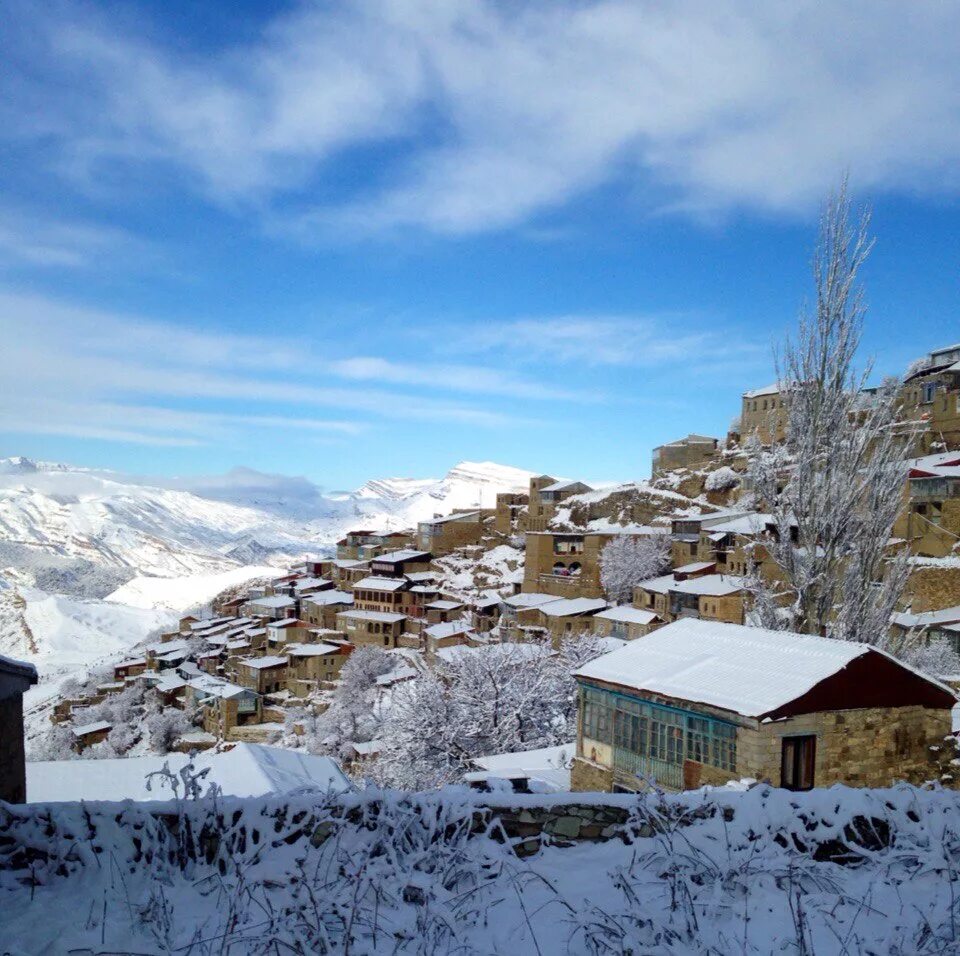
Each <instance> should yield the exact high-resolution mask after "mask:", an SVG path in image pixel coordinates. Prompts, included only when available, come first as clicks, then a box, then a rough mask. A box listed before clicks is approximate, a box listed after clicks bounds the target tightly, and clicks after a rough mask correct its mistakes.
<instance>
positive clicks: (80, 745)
mask: <svg viewBox="0 0 960 956" xmlns="http://www.w3.org/2000/svg"><path fill="white" fill-rule="evenodd" d="M111 730H113V724H111V723H110V722H109V721H106V720H97V721H94V722H93V723H92V724H81V725H80V726H79V727H71V728H70V732H71V733H72V734H73V749H74V750H75V751H76V752H77V753H78V754H79V753H83V751H84V750H86V749H87V747H92V746H93V745H94V744H100V743H103V741H105V740H106V739H107V737H108V736H109V734H110V731H111Z"/></svg>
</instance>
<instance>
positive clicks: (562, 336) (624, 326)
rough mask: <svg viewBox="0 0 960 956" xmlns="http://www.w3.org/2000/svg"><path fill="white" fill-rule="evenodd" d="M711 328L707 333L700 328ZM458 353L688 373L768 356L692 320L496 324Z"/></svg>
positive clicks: (561, 319) (583, 318) (468, 339)
mask: <svg viewBox="0 0 960 956" xmlns="http://www.w3.org/2000/svg"><path fill="white" fill-rule="evenodd" d="M704 325H706V326H707V327H706V329H701V328H699V326H704ZM457 347H458V348H462V349H464V350H468V351H474V352H493V351H495V352H498V353H500V354H504V353H510V354H514V355H518V356H520V357H522V358H525V359H526V360H527V361H534V362H543V361H546V362H559V363H565V364H569V363H580V364H583V365H588V366H590V365H611V366H624V367H630V366H633V367H639V368H647V369H653V368H658V367H659V368H660V369H663V368H676V367H677V363H682V364H683V367H684V368H686V369H691V368H693V367H696V368H712V369H714V370H718V369H723V368H727V367H732V366H734V365H738V366H739V365H744V364H748V365H752V364H755V363H756V362H757V361H758V360H760V359H765V360H768V359H769V350H768V349H767V348H765V347H764V346H763V345H762V344H760V343H757V342H756V341H751V340H750V338H749V337H748V336H747V335H743V336H742V337H738V336H737V335H736V334H735V333H734V332H733V330H732V329H731V328H730V327H729V326H726V327H725V329H724V331H723V333H722V334H721V333H720V332H716V331H713V330H712V329H711V328H710V327H709V323H705V322H704V321H703V320H702V319H701V320H700V321H698V322H694V321H693V319H691V318H690V317H687V316H682V315H678V316H672V317H662V316H658V317H639V318H638V317H630V316H602V315H601V316H588V315H570V316H555V317H548V318H527V319H518V320H515V321H512V322H491V323H484V324H480V325H478V326H477V327H476V328H474V329H471V331H470V333H469V335H465V336H463V337H462V338H461V339H459V340H458V342H457Z"/></svg>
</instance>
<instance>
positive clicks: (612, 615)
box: [596, 607, 659, 624]
mask: <svg viewBox="0 0 960 956" xmlns="http://www.w3.org/2000/svg"><path fill="white" fill-rule="evenodd" d="M596 616H597V617H599V618H601V619H602V620H604V621H624V622H625V623H627V624H650V623H651V622H652V621H656V620H659V618H658V617H657V615H656V614H654V613H653V611H644V610H641V609H640V608H636V607H612V608H610V609H609V610H606V611H601V612H600V613H599V614H597V615H596Z"/></svg>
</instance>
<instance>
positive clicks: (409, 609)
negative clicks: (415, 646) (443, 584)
mask: <svg viewBox="0 0 960 956" xmlns="http://www.w3.org/2000/svg"><path fill="white" fill-rule="evenodd" d="M400 596H401V598H402V601H401V604H400V608H399V612H400V613H401V614H406V616H407V617H409V618H411V619H412V620H414V621H420V620H422V621H426V619H427V607H428V606H429V605H430V604H433V602H434V601H436V600H439V598H440V589H439V588H438V587H437V586H436V585H434V584H412V585H411V587H410V588H408V589H407V590H405V591H401V592H400Z"/></svg>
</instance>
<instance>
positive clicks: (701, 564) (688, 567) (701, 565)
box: [673, 561, 717, 574]
mask: <svg viewBox="0 0 960 956" xmlns="http://www.w3.org/2000/svg"><path fill="white" fill-rule="evenodd" d="M716 563H717V562H716V561H693V562H692V563H690V564H683V565H681V566H680V567H679V568H674V569H673V573H674V574H696V573H697V571H706V570H707V568H712V567H714V565H716Z"/></svg>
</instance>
